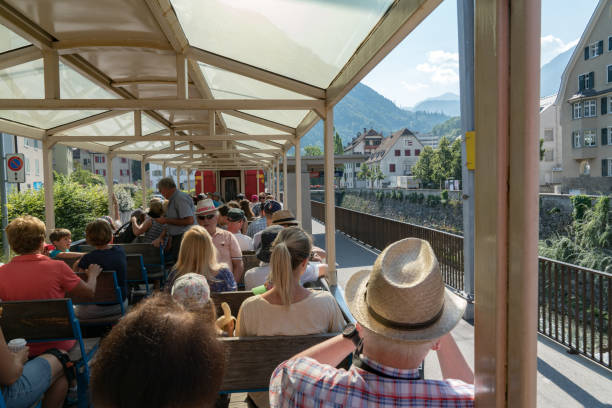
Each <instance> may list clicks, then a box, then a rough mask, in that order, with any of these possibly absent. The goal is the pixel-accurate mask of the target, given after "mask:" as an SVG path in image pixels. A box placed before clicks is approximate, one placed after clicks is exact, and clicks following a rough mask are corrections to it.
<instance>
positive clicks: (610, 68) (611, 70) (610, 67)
mask: <svg viewBox="0 0 612 408" xmlns="http://www.w3.org/2000/svg"><path fill="white" fill-rule="evenodd" d="M610 38H612V37H610ZM608 82H612V65H608Z"/></svg>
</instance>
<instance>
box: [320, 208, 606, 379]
mask: <svg viewBox="0 0 612 408" xmlns="http://www.w3.org/2000/svg"><path fill="white" fill-rule="evenodd" d="M311 203H312V217H313V218H316V219H319V220H321V221H323V222H325V204H324V203H321V202H318V201H311ZM335 215H336V229H338V230H340V231H342V232H344V233H346V234H347V235H350V236H351V237H353V238H355V239H357V240H359V241H361V242H363V243H365V244H368V245H370V246H372V247H374V248H376V249H380V250H382V249H384V248H385V247H386V246H387V245H389V244H390V243H392V242H395V241H397V240H400V239H403V238H407V237H416V238H421V239H425V240H427V241H429V243H430V244H431V246H432V248H433V250H434V252H435V253H436V256H437V257H438V262H439V263H440V269H441V272H442V276H443V278H444V282H445V283H446V284H447V285H449V286H451V287H452V288H454V289H456V290H458V291H463V289H464V288H463V237H461V236H459V235H454V234H449V233H446V232H442V231H438V230H434V229H431V228H426V227H422V226H419V225H414V224H408V223H405V222H401V221H397V220H392V219H389V218H384V217H379V216H376V215H371V214H365V213H361V212H358V211H353V210H349V209H346V208H342V207H336V209H335ZM611 305H612V274H610V273H606V272H601V271H596V270H593V269H587V268H581V267H579V266H576V265H571V264H567V263H563V262H558V261H555V260H552V259H548V258H542V257H540V258H539V267H538V332H539V333H540V334H542V335H544V336H547V337H549V338H551V339H553V340H555V341H557V342H559V343H561V344H563V345H565V346H566V347H568V348H569V349H570V352H572V353H576V354H578V353H579V354H582V355H584V356H585V357H587V358H589V359H591V360H593V361H595V362H597V363H599V364H601V365H603V366H605V367H608V368H612V365H611V362H610V360H611V358H610V352H611V350H610V343H611V339H612V324H610V312H611Z"/></svg>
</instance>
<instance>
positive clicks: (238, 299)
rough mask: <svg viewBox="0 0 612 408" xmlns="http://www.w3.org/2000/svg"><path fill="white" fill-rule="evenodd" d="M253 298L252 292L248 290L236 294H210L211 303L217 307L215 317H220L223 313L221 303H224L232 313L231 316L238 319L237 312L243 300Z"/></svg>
mask: <svg viewBox="0 0 612 408" xmlns="http://www.w3.org/2000/svg"><path fill="white" fill-rule="evenodd" d="M251 296H253V292H251V291H250V290H245V291H237V292H213V293H211V294H210V297H211V298H212V300H213V302H215V306H216V307H217V316H221V315H222V314H223V311H222V310H221V303H223V302H226V303H227V304H228V305H229V307H230V310H231V311H232V315H234V316H235V317H238V311H239V310H240V306H241V305H242V302H244V301H245V299H248V298H250V297H251Z"/></svg>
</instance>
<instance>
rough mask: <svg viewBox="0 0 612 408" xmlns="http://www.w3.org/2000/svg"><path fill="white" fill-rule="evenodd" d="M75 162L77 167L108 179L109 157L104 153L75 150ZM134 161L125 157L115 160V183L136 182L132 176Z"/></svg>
mask: <svg viewBox="0 0 612 408" xmlns="http://www.w3.org/2000/svg"><path fill="white" fill-rule="evenodd" d="M72 154H73V156H72V157H73V161H74V164H75V166H76V165H77V163H78V165H79V166H80V167H81V168H82V169H83V170H88V171H91V172H92V173H94V174H97V175H99V176H102V177H104V178H106V175H107V171H108V163H107V160H108V157H107V155H106V154H104V153H96V152H90V151H88V150H84V149H74V151H73V153H72ZM132 163H133V160H131V159H126V158H125V157H115V158H113V182H114V183H119V184H132V183H134V182H135V181H138V180H135V179H134V177H133V176H134V175H133V174H132V172H133V170H132Z"/></svg>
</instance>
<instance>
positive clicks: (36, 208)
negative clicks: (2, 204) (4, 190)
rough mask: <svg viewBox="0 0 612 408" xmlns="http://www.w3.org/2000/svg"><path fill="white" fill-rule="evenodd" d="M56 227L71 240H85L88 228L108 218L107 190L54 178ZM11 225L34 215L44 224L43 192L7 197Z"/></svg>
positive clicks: (29, 191)
mask: <svg viewBox="0 0 612 408" xmlns="http://www.w3.org/2000/svg"><path fill="white" fill-rule="evenodd" d="M53 197H54V200H55V225H56V226H57V227H61V228H67V229H69V230H70V231H71V232H72V239H73V240H77V239H81V238H84V237H85V226H86V225H87V223H89V222H90V221H92V220H94V219H96V218H98V217H101V216H103V215H106V214H108V199H107V197H108V196H107V194H106V188H105V187H104V186H101V185H80V184H79V183H76V182H74V181H70V180H68V178H66V177H64V176H59V175H56V176H55V182H54V184H53ZM7 209H8V217H9V221H11V220H13V219H15V218H17V217H19V216H22V215H26V214H29V215H33V216H35V217H38V218H40V219H41V220H43V221H45V195H44V191H43V190H39V191H35V190H27V191H23V192H19V193H12V194H10V195H9V196H8V205H7Z"/></svg>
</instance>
